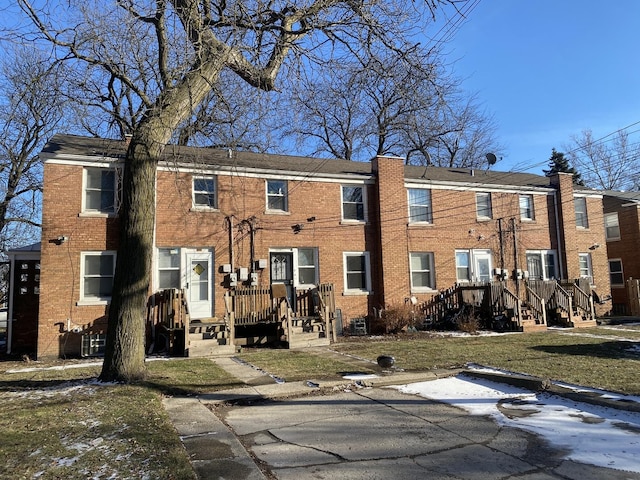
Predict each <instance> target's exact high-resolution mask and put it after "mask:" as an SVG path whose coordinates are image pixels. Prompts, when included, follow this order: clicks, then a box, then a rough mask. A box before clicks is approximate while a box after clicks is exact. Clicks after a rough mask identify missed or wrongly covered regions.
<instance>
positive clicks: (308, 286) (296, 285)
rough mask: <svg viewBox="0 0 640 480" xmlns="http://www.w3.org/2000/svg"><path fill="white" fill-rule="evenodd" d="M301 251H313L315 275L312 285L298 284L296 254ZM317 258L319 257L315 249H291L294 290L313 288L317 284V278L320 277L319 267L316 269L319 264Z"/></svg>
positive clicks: (297, 259)
mask: <svg viewBox="0 0 640 480" xmlns="http://www.w3.org/2000/svg"><path fill="white" fill-rule="evenodd" d="M301 249H308V250H313V252H314V255H313V265H314V274H315V279H314V283H311V284H308V283H301V282H300V257H299V255H298V254H299V252H300V250H301ZM318 257H319V253H318V248H317V247H298V248H294V249H293V265H294V269H293V270H294V272H293V278H294V284H295V287H296V288H301V289H309V288H315V286H316V285H317V284H318V282H319V276H320V272H319V267H318V263H319V260H318Z"/></svg>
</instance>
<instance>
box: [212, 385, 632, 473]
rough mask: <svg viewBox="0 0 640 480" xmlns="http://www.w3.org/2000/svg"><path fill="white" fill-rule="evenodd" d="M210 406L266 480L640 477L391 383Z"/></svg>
mask: <svg viewBox="0 0 640 480" xmlns="http://www.w3.org/2000/svg"><path fill="white" fill-rule="evenodd" d="M209 407H210V408H211V409H212V410H213V411H215V412H216V414H217V416H218V417H219V418H220V419H221V420H222V421H223V422H224V423H225V424H226V425H227V426H228V427H229V429H230V430H231V431H232V432H233V433H234V434H235V435H236V437H237V438H238V439H239V440H240V442H241V443H242V445H244V447H245V448H246V450H247V451H248V452H249V453H250V454H251V455H252V456H253V457H254V459H255V460H256V462H257V464H258V465H260V467H261V469H262V471H263V474H264V475H265V476H266V477H267V478H277V479H281V480H288V479H295V480H300V479H307V478H309V479H335V478H340V479H341V480H342V479H344V480H352V479H368V480H370V479H389V478H398V479H425V478H429V479H438V480H467V479H474V480H476V479H478V480H480V479H482V480H484V479H486V480H495V479H518V480H547V479H565V480H567V479H569V480H574V479H575V480H584V479H592V478H593V479H601V478H606V479H611V480H623V479H625V480H631V479H640V475H638V474H637V473H630V472H623V471H619V470H612V469H606V468H602V467H596V466H592V465H585V464H580V463H576V462H572V461H569V460H565V459H564V458H563V454H564V452H562V451H560V450H559V449H558V448H557V447H554V446H551V445H549V444H548V443H547V442H545V441H544V440H543V439H541V438H540V437H538V436H536V435H534V434H531V433H528V432H525V431H522V430H519V429H515V428H507V427H501V426H499V425H498V424H496V423H495V422H494V421H493V420H491V419H489V418H485V417H480V416H472V415H469V414H468V413H467V412H465V411H463V410H461V409H459V408H456V407H453V406H450V405H447V404H444V403H439V402H436V401H432V400H428V399H424V398H420V397H418V396H414V395H408V394H403V393H400V392H398V391H397V390H394V389H388V388H362V389H357V390H353V391H340V392H336V393H333V394H329V395H311V396H300V397H297V398H286V399H280V400H268V401H259V402H256V403H254V404H250V405H246V406H241V405H229V404H226V405H223V404H218V405H215V406H214V405H210V406H209Z"/></svg>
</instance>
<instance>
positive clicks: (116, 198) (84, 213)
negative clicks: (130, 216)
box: [78, 166, 121, 218]
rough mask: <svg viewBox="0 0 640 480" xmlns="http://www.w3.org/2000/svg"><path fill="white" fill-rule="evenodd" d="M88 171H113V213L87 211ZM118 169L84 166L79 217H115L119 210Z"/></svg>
mask: <svg viewBox="0 0 640 480" xmlns="http://www.w3.org/2000/svg"><path fill="white" fill-rule="evenodd" d="M89 170H113V172H114V180H113V181H114V185H113V212H103V211H101V210H89V209H87V175H88V171H89ZM120 175H121V172H120V168H119V167H99V166H86V167H84V168H83V169H82V204H81V207H80V213H79V214H78V216H79V217H103V218H108V217H116V216H117V215H118V210H119V209H120Z"/></svg>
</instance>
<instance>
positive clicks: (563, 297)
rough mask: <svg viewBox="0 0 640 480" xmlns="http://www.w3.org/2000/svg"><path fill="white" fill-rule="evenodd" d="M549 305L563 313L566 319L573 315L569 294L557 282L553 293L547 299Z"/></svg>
mask: <svg viewBox="0 0 640 480" xmlns="http://www.w3.org/2000/svg"><path fill="white" fill-rule="evenodd" d="M549 302H550V304H549V306H550V307H551V308H552V309H554V310H556V311H558V313H560V314H565V315H566V317H567V318H568V319H571V317H572V316H573V302H572V300H571V295H570V294H569V292H567V291H566V290H565V289H564V288H562V286H561V285H560V284H559V283H556V288H555V290H554V292H553V295H552V296H551V298H550V299H549Z"/></svg>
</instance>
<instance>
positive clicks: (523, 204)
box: [520, 195, 535, 220]
mask: <svg viewBox="0 0 640 480" xmlns="http://www.w3.org/2000/svg"><path fill="white" fill-rule="evenodd" d="M520 219H521V220H534V219H535V217H534V212H533V196H531V195H520Z"/></svg>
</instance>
